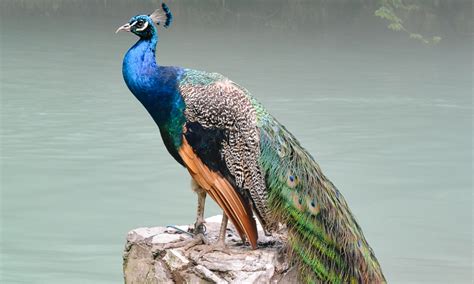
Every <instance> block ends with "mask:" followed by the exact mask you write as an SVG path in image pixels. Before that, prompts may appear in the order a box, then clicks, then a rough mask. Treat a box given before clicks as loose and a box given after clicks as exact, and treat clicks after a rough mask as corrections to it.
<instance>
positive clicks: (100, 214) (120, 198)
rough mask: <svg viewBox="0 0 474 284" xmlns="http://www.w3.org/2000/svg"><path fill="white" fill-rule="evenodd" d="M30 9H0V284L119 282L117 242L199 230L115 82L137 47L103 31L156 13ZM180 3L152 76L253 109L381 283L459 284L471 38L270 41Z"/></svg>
mask: <svg viewBox="0 0 474 284" xmlns="http://www.w3.org/2000/svg"><path fill="white" fill-rule="evenodd" d="M25 2H26V3H28V1H19V2H18V3H19V4H18V5H16V4H14V3H13V2H12V1H10V2H9V1H6V2H2V4H0V10H2V11H3V12H2V14H1V17H2V27H1V33H2V34H1V46H0V47H1V62H0V63H1V102H0V103H1V191H0V198H1V216H0V217H1V218H0V225H1V229H0V230H1V238H0V249H1V259H0V282H2V283H120V282H122V281H123V278H122V250H123V247H124V242H125V237H126V234H127V232H128V231H129V230H131V229H133V228H136V227H140V226H157V225H167V224H185V223H192V222H193V221H194V217H195V206H196V196H195V194H193V193H192V192H191V190H190V186H189V177H188V173H187V171H186V170H184V169H183V168H181V167H180V166H179V165H178V164H177V163H176V162H174V160H173V159H172V158H171V157H170V156H169V154H168V153H167V152H166V150H165V148H164V146H163V143H162V142H161V138H160V135H159V132H158V131H157V127H156V126H155V125H154V123H153V121H152V120H151V119H150V117H149V116H148V114H147V113H146V111H145V110H144V109H143V107H142V106H141V105H140V104H139V102H138V101H136V99H135V98H134V97H133V95H132V94H131V93H130V92H129V91H128V89H127V88H126V86H125V84H124V83H123V79H122V74H121V64H122V57H123V54H124V53H125V52H126V51H127V49H128V48H129V47H130V46H131V45H132V44H133V43H134V42H135V41H136V38H135V37H134V36H133V35H131V34H125V33H123V34H119V35H115V34H114V31H115V29H116V28H117V27H118V26H120V25H122V24H123V23H125V22H126V21H128V19H129V18H130V17H131V16H133V15H135V14H137V13H140V12H146V13H150V12H152V10H153V8H154V7H156V5H152V4H150V3H148V2H147V3H146V4H140V5H133V4H124V3H122V2H124V1H122V2H120V1H119V2H120V3H122V4H120V5H119V4H115V5H114V4H113V3H109V2H108V1H97V2H86V3H83V4H81V3H79V4H77V3H76V2H75V1H71V2H70V3H72V4H70V6H66V8H64V7H63V6H61V5H60V4H58V5H59V6H57V5H53V4H48V5H52V6H51V7H52V8H51V9H49V8H48V9H38V8H37V7H35V6H34V4H30V5H27V4H25ZM39 2H41V1H39ZM43 2H47V3H55V1H50V2H48V1H43ZM57 2H58V3H61V1H57ZM110 2H112V1H110ZM224 2H225V1H224ZM173 3H175V4H176V5H178V4H177V3H176V2H172V3H171V5H170V6H171V8H172V9H173V5H172V4H173ZM193 3H194V2H193ZM37 5H41V4H37ZM74 5H76V6H77V7H76V6H74ZM193 5H194V6H196V4H193ZM248 5H251V4H248ZM2 6H3V7H2ZM183 6H184V5H182V4H181V5H180V6H179V9H178V11H177V13H176V17H175V24H174V25H173V26H172V27H171V28H170V29H169V30H163V31H161V33H160V43H159V46H158V50H157V53H158V57H159V58H158V62H159V63H160V64H163V65H178V66H185V67H190V68H196V69H202V70H208V71H214V72H219V73H222V74H224V75H226V76H228V77H229V78H231V79H232V80H234V81H236V82H238V83H240V84H242V85H243V86H245V87H246V88H248V89H249V90H250V91H251V92H252V93H253V94H254V95H255V96H256V97H257V98H258V99H259V100H260V101H261V102H263V104H264V105H265V106H266V107H267V109H268V110H269V111H270V112H271V113H273V114H274V115H275V116H276V117H277V118H278V119H279V120H280V121H281V122H282V123H283V124H285V125H286V126H287V128H288V129H289V130H290V131H291V132H293V133H294V134H295V135H296V137H298V139H299V140H300V141H301V143H302V144H303V145H304V146H305V147H306V148H307V149H308V150H309V151H310V152H311V153H312V154H313V155H314V156H315V158H316V160H317V161H318V162H319V164H320V165H321V167H322V169H323V171H324V172H325V174H326V175H327V176H328V177H329V178H330V179H331V180H332V181H333V182H334V184H336V185H337V186H338V188H339V189H340V191H341V192H342V193H343V194H344V196H345V197H346V199H347V201H348V203H349V205H350V207H351V209H352V211H353V212H354V213H355V215H356V217H357V219H358V220H359V223H360V225H361V226H362V228H363V229H364V233H365V235H366V237H367V239H368V241H369V243H370V244H371V246H372V248H373V249H374V251H375V253H376V256H377V257H378V259H379V260H380V263H381V265H382V267H383V270H384V273H385V275H386V277H387V279H388V280H389V281H390V282H393V283H420V282H429V283H471V282H472V269H473V266H472V150H473V148H472V137H473V135H472V111H473V110H472V80H473V77H472V74H473V73H472V72H473V69H472V34H466V33H457V32H456V31H449V27H448V28H445V29H441V30H442V32H443V40H442V41H441V43H440V44H439V45H436V46H429V45H424V44H421V43H419V42H417V41H415V40H410V39H408V36H407V35H404V34H400V33H395V32H390V31H388V30H386V29H385V24H384V23H383V22H382V21H379V20H377V19H375V18H373V17H372V16H371V13H369V12H366V13H365V14H362V16H360V17H358V18H357V19H356V20H354V22H352V23H347V22H345V21H346V19H341V22H342V23H341V24H339V25H336V24H334V25H329V26H328V25H324V24H322V25H318V26H315V25H314V24H313V23H312V22H310V23H308V24H305V22H303V23H300V24H298V25H297V26H296V27H292V26H291V25H289V24H288V23H283V27H281V26H279V25H275V24H273V23H274V21H273V22H270V24H268V25H267V24H265V23H262V21H257V20H253V18H252V17H251V16H246V14H245V13H244V12H242V15H239V17H237V18H236V17H235V15H234V14H231V13H230V12H228V13H230V15H227V16H228V18H229V20H228V22H225V20H222V18H225V17H226V15H221V14H219V13H218V12H215V13H214V12H212V11H209V13H208V14H209V15H212V17H218V18H219V19H218V20H216V21H217V22H218V23H220V22H219V21H224V22H225V23H226V24H222V25H221V24H213V21H212V20H207V19H208V18H206V17H205V16H206V15H208V14H206V11H204V12H203V11H202V10H197V9H196V14H198V15H197V16H196V18H199V19H193V18H189V15H192V14H193V13H194V12H193V11H194V10H192V9H188V10H186V9H185V8H183ZM194 6H193V7H194ZM79 8H81V9H79ZM82 8H83V9H82ZM211 8H212V6H211ZM211 8H210V9H211ZM234 8H235V9H237V8H238V7H237V8H236V7H230V8H229V9H234ZM272 11H273V10H272V7H269V8H268V13H266V14H270V15H271V13H272ZM180 15H181V16H182V17H181V18H180ZM203 15H204V16H203ZM216 15H217V16H216ZM446 31H448V32H446ZM444 33H445V34H444ZM219 213H220V210H219V209H218V207H217V206H216V205H215V204H214V203H213V202H211V201H209V202H208V204H207V207H206V215H207V216H211V215H215V214H219Z"/></svg>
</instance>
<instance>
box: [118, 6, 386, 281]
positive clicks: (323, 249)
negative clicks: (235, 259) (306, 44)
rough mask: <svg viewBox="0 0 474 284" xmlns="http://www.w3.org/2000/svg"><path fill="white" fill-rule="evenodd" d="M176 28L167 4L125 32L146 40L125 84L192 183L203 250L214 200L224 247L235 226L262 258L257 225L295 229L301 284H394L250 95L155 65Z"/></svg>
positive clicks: (329, 188) (292, 141) (332, 194)
mask: <svg viewBox="0 0 474 284" xmlns="http://www.w3.org/2000/svg"><path fill="white" fill-rule="evenodd" d="M172 20H173V16H172V14H171V11H170V9H169V8H168V6H167V5H166V4H164V3H163V4H162V5H161V9H157V10H156V11H154V12H153V13H152V14H150V15H137V16H134V17H132V18H131V19H130V20H129V22H127V23H126V24H125V25H123V26H121V27H120V28H118V29H117V32H119V31H126V32H131V33H133V34H135V35H137V36H138V37H139V40H138V41H137V42H136V43H135V44H134V45H133V46H132V47H131V48H130V49H129V50H128V52H127V53H126V54H125V56H124V59H123V66H122V73H123V78H124V80H125V83H126V85H127V87H128V88H129V90H130V91H131V92H132V93H133V95H134V96H135V97H136V98H137V99H138V100H139V101H140V102H141V104H142V105H143V106H144V107H145V109H146V110H147V111H148V113H149V114H150V116H151V117H152V119H153V120H154V121H155V123H156V124H157V125H158V128H159V131H160V133H161V137H162V139H163V142H164V145H165V146H166V149H167V151H168V152H169V153H170V154H171V156H172V157H173V158H174V159H175V160H176V161H177V162H178V163H180V164H181V165H182V166H184V167H185V168H186V169H187V170H188V171H189V174H190V175H191V178H192V182H191V187H192V189H193V190H194V191H195V192H196V193H197V196H198V207H197V217H196V222H195V225H194V229H195V233H196V236H200V238H201V240H202V236H203V234H202V233H203V222H204V218H203V214H204V204H205V198H206V195H210V196H211V198H212V199H213V200H214V201H215V202H216V203H217V204H218V205H219V207H220V208H222V210H223V213H224V214H223V220H222V224H221V234H220V237H219V240H218V242H217V243H218V244H220V245H223V244H224V238H225V229H226V227H227V220H229V219H230V221H231V222H232V223H233V224H234V226H235V228H236V230H237V232H238V233H239V235H240V237H241V238H242V240H243V241H245V242H248V243H249V244H250V246H251V247H252V249H256V248H257V239H258V233H257V226H256V219H258V220H259V222H260V223H261V225H262V227H263V228H264V230H265V232H266V233H268V234H271V233H272V232H274V231H275V230H276V228H278V226H280V225H283V226H285V227H286V229H287V231H288V237H287V242H288V243H287V246H288V249H289V251H290V253H289V254H288V255H289V256H290V261H291V263H293V264H294V265H295V266H296V267H297V268H298V271H299V273H298V275H299V276H298V277H299V281H301V282H306V283H315V282H328V283H348V282H350V283H384V282H386V280H385V278H384V275H383V273H382V270H381V267H380V265H379V262H378V261H377V258H376V257H375V255H374V252H373V251H372V249H371V247H370V246H369V244H368V243H367V241H366V239H365V237H364V234H363V233H362V230H361V228H360V227H359V225H358V224H357V221H356V219H355V218H354V215H353V214H352V213H351V211H350V209H349V207H348V205H347V203H346V201H345V199H344V197H343V196H342V194H341V193H340V192H339V190H338V189H337V188H336V187H335V186H334V184H332V183H331V181H330V180H329V179H327V178H326V176H324V174H323V173H322V171H321V169H320V167H319V166H318V164H317V163H316V161H315V160H314V158H313V157H312V156H311V155H310V154H309V153H308V152H307V151H306V150H305V149H304V148H303V147H302V146H301V145H300V143H299V142H298V140H297V139H296V138H295V137H294V136H293V135H292V134H291V133H290V132H289V131H288V130H287V129H286V128H285V127H284V126H283V125H282V124H280V123H279V122H278V120H276V119H275V118H274V117H273V116H272V115H271V114H270V113H268V112H267V110H266V109H265V108H264V107H263V106H262V104H260V103H259V102H258V101H257V100H256V99H255V98H254V97H253V96H252V95H251V94H250V92H249V91H248V90H247V89H245V88H244V87H242V86H240V85H239V84H237V83H235V82H233V81H231V80H230V79H228V78H226V77H224V76H223V75H221V74H218V73H208V72H204V71H198V70H193V69H187V68H182V67H174V66H161V65H159V64H158V63H157V62H156V58H155V51H156V44H157V42H158V26H160V25H161V26H163V27H165V28H167V27H169V26H170V24H171V23H172ZM195 239H196V240H197V239H198V237H196V238H195Z"/></svg>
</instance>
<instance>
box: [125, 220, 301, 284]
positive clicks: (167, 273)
mask: <svg viewBox="0 0 474 284" xmlns="http://www.w3.org/2000/svg"><path fill="white" fill-rule="evenodd" d="M221 218H222V216H213V217H210V218H207V219H206V223H205V225H206V238H207V239H208V240H209V242H210V243H211V244H212V243H214V242H216V241H217V239H218V235H219V228H220V221H221ZM177 227H178V228H180V229H182V230H184V231H188V228H189V227H192V225H190V226H186V225H185V226H177ZM258 229H259V232H258V235H259V241H258V248H257V249H256V250H252V249H251V247H250V246H249V245H247V244H243V243H242V241H241V240H240V237H239V236H238V234H237V231H236V230H235V228H234V227H233V226H232V225H231V224H230V223H229V226H228V228H227V235H226V245H227V248H228V250H227V253H224V252H222V251H211V252H208V253H205V254H203V255H200V249H201V248H204V246H196V247H193V248H191V249H188V250H184V248H183V247H178V248H165V246H166V244H170V243H173V242H176V241H179V240H186V239H190V238H191V236H189V235H188V234H186V233H182V232H180V231H179V230H176V229H173V228H166V227H151V228H137V229H134V230H132V231H130V232H129V233H128V235H127V243H126V245H125V251H124V254H123V272H124V278H125V283H296V272H295V270H294V269H293V268H289V265H288V263H287V261H288V257H287V252H286V250H285V245H284V244H285V237H286V236H285V234H284V233H273V234H272V236H265V234H264V232H263V230H262V228H261V227H260V226H259V227H258Z"/></svg>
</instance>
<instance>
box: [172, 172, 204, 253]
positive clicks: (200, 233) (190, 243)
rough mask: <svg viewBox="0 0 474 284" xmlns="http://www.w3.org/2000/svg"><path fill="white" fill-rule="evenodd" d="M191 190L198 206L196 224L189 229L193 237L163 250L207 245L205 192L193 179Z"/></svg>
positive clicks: (181, 240) (173, 243)
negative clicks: (195, 195)
mask: <svg viewBox="0 0 474 284" xmlns="http://www.w3.org/2000/svg"><path fill="white" fill-rule="evenodd" d="M191 189H192V190H193V191H194V192H196V194H197V196H198V205H197V212H196V222H195V223H194V228H193V229H191V230H190V231H191V233H193V234H194V237H193V238H191V239H185V240H183V239H180V240H178V241H176V242H171V243H169V244H166V245H165V246H164V248H165V249H169V248H180V247H183V248H184V249H185V250H188V249H189V248H191V247H194V246H196V245H200V244H207V243H208V241H207V239H206V237H205V236H204V233H205V232H206V226H205V225H204V223H205V222H206V220H205V219H204V207H205V204H206V191H205V190H204V189H203V188H201V187H200V186H199V185H198V184H197V183H196V181H194V179H192V180H191Z"/></svg>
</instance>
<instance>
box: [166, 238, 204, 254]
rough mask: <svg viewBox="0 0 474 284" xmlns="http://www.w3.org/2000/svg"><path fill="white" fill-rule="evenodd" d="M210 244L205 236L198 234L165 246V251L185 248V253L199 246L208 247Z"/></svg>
mask: <svg viewBox="0 0 474 284" xmlns="http://www.w3.org/2000/svg"><path fill="white" fill-rule="evenodd" d="M208 243H209V242H208V241H207V239H206V237H205V236H204V235H203V234H196V235H194V236H193V237H192V238H190V239H183V238H182V237H181V238H180V239H179V240H177V241H174V242H171V243H168V244H165V245H163V249H172V248H183V249H184V250H185V251H187V250H189V249H190V248H192V247H194V246H197V245H206V244H208Z"/></svg>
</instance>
